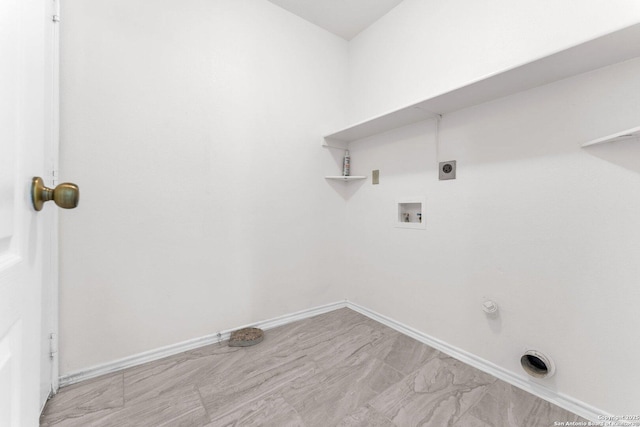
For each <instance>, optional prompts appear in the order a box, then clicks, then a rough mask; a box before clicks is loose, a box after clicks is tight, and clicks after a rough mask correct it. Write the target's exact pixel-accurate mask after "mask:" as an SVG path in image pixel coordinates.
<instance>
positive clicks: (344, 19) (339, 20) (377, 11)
mask: <svg viewBox="0 0 640 427" xmlns="http://www.w3.org/2000/svg"><path fill="white" fill-rule="evenodd" d="M269 1H270V2H271V3H273V4H276V5H278V6H280V7H282V8H284V9H286V10H288V11H289V12H291V13H294V14H296V15H298V16H299V17H301V18H303V19H306V20H307V21H309V22H312V23H314V24H316V25H318V26H320V27H322V28H324V29H325V30H327V31H330V32H332V33H333V34H335V35H337V36H340V37H342V38H343V39H346V40H351V39H352V38H354V37H355V36H356V35H357V34H358V33H360V32H361V31H362V30H364V29H365V28H367V27H368V26H369V25H371V24H373V23H374V22H376V21H377V20H378V19H380V18H381V17H382V16H383V15H385V14H386V13H387V12H389V11H390V10H391V9H393V8H394V7H396V6H397V5H399V4H400V3H402V0H269Z"/></svg>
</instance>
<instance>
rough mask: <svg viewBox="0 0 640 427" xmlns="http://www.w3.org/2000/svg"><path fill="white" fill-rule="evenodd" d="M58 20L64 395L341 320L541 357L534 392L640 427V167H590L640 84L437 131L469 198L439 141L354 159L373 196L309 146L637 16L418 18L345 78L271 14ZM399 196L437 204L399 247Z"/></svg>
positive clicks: (527, 104) (227, 4) (426, 132)
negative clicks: (108, 372)
mask: <svg viewBox="0 0 640 427" xmlns="http://www.w3.org/2000/svg"><path fill="white" fill-rule="evenodd" d="M150 4H153V6H154V7H153V8H151V7H150V6H149V5H150ZM63 6H64V9H63V26H62V49H63V52H62V95H63V96H62V129H61V130H62V141H61V143H62V147H61V151H62V152H61V158H62V164H61V170H62V171H63V176H62V178H63V179H65V180H73V181H77V182H78V183H79V184H80V186H81V189H82V199H81V205H80V208H79V209H78V210H76V211H73V212H69V214H65V215H64V216H63V218H62V224H61V235H62V238H61V240H62V241H61V255H62V260H61V261H62V267H61V269H62V271H61V351H60V354H61V357H62V360H61V363H62V366H61V373H62V374H65V373H69V372H73V371H76V370H78V369H82V368H86V367H89V366H91V365H94V364H98V363H103V362H108V361H112V360H114V359H117V358H119V357H124V356H128V355H131V354H134V353H138V352H141V351H145V350H148V349H152V348H156V347H159V346H162V345H167V344H172V343H176V342H179V341H182V340H185V339H189V338H193V337H198V336H202V335H206V334H210V333H212V332H216V331H218V330H220V329H226V328H230V327H234V326H237V325H241V324H245V323H248V322H251V321H256V320H259V319H264V318H270V317H274V316H277V315H281V314H284V313H288V312H292V311H296V310H299V309H303V308H306V307H311V306H317V305H320V304H323V303H326V302H330V301H335V300H338V299H342V298H345V297H349V298H350V299H352V300H354V301H355V302H357V303H360V304H362V305H364V306H366V307H369V308H371V309H374V310H376V311H378V312H380V313H382V314H385V315H388V316H390V317H392V318H395V319H397V320H399V321H402V322H404V323H406V324H408V325H411V326H413V327H416V328H417V329H419V330H422V331H424V332H426V333H429V334H431V335H433V336H435V337H437V338H439V339H441V340H444V341H447V342H449V343H451V344H452V345H455V346H458V347H460V348H462V349H464V350H466V351H469V352H471V353H474V354H477V355H479V356H480V357H483V358H486V359H488V360H490V361H492V362H494V363H497V364H498V365H500V366H503V367H505V368H507V369H510V370H512V371H514V372H521V371H520V367H519V365H518V359H519V356H520V354H521V352H522V351H523V350H525V349H526V348H527V347H535V348H537V349H540V350H544V351H546V352H548V353H549V354H550V355H551V356H552V357H553V358H554V359H555V361H556V363H557V365H558V372H557V375H556V376H555V377H554V378H553V379H552V380H550V381H549V382H545V384H547V385H548V386H550V387H551V388H553V389H557V390H558V391H559V392H561V393H565V394H568V395H571V396H573V397H575V398H577V399H581V400H583V401H584V402H587V403H589V404H592V405H595V406H597V407H599V408H601V409H603V410H606V411H609V412H613V413H635V412H637V410H638V408H637V404H636V402H638V401H640V395H639V394H638V389H637V388H636V389H634V388H633V387H635V385H636V384H637V383H638V382H639V381H638V380H640V378H639V377H638V374H637V373H636V370H635V369H634V365H633V363H634V359H635V358H636V356H637V355H638V354H639V353H640V350H639V349H640V342H638V340H639V339H638V338H637V337H636V335H637V334H635V335H634V334H629V333H627V332H628V331H629V330H632V329H633V328H634V327H636V326H637V321H638V319H637V315H636V314H635V313H637V306H638V304H639V303H640V291H639V289H640V288H639V287H638V286H637V277H639V275H638V273H640V271H639V269H640V267H638V263H637V262H636V260H637V259H638V254H639V252H640V246H639V245H640V244H639V243H638V242H640V223H639V222H638V220H637V218H638V217H639V216H638V214H639V213H640V201H639V200H638V198H637V197H633V196H632V195H637V194H640V193H639V191H638V190H639V189H640V178H639V175H638V173H639V172H640V164H639V163H638V160H637V159H638V158H640V157H639V156H638V152H637V151H638V145H637V144H635V145H634V144H633V143H619V144H616V145H608V146H604V147H593V148H590V149H580V148H579V146H580V144H581V143H582V142H584V141H587V140H590V139H593V138H596V137H599V136H602V135H606V134H609V133H612V132H616V131H619V130H621V129H625V128H630V127H633V126H637V125H638V123H637V112H638V106H639V105H640V103H639V101H638V93H639V92H640V80H639V78H638V76H639V75H640V73H639V71H640V63H639V62H638V61H631V62H628V63H625V64H621V65H619V66H616V67H611V68H608V69H604V70H600V71H597V72H594V73H591V74H588V75H583V76H580V77H577V78H574V79H571V80H567V81H563V82H558V83H556V84H553V85H550V86H547V87H542V88H538V89H535V90H532V91H528V92H525V93H522V94H517V95H514V96H511V97H509V98H505V99H502V100H498V101H495V102H493V103H488V104H484V105H480V106H477V107H474V108H470V109H467V110H464V111H460V112H458V113H455V114H451V115H448V116H446V117H445V118H444V120H443V122H442V135H441V146H440V159H441V160H449V159H456V160H458V166H459V172H458V179H457V180H455V181H442V182H440V181H438V180H437V171H436V160H437V159H436V154H435V152H436V149H435V146H434V139H433V123H432V122H429V121H427V122H422V123H418V124H415V125H412V126H408V127H405V128H403V129H398V130H396V131H394V132H391V133H389V134H385V135H379V136H376V137H373V138H370V139H369V140H367V141H361V142H356V143H354V144H353V147H352V164H353V170H352V172H353V174H360V173H362V174H367V175H369V174H370V171H371V169H380V170H381V184H380V185H378V186H371V184H370V183H369V182H360V183H351V184H349V185H347V186H345V185H343V184H342V183H330V184H327V183H325V182H324V180H322V178H321V177H322V176H323V175H326V174H328V173H334V172H335V173H338V171H339V169H338V167H337V164H336V162H338V161H339V153H335V152H328V151H323V150H322V149H321V148H320V135H323V134H326V133H327V132H328V131H331V130H334V129H337V128H339V127H341V126H342V125H344V124H346V122H347V120H346V119H347V117H349V118H350V119H352V120H360V119H363V118H367V117H369V116H371V115H375V114H379V113H382V112H385V111H388V110H391V109H394V108H397V107H399V106H403V105H406V104H409V103H411V102H414V101H417V100H420V99H423V98H426V97H428V96H429V95H431V94H434V93H439V92H442V91H444V90H447V89H450V88H451V87H455V86H459V85H460V84H462V83H465V82H467V81H470V80H474V79H476V78H478V77H481V76H483V75H486V74H488V73H491V72H495V71H498V70H500V69H503V68H506V67H510V66H513V65H516V64H520V63H522V62H527V61H529V60H531V59H534V58H537V57H539V56H542V55H544V54H548V53H550V52H554V51H557V50H559V49H561V48H563V47H566V46H569V45H573V44H575V43H577V42H580V41H582V40H586V39H589V38H592V37H594V36H596V35H600V34H602V33H606V32H609V31H613V30H615V29H618V28H622V27H624V26H626V25H629V24H631V23H634V22H637V21H638V20H639V18H640V6H639V5H638V4H636V2H634V1H630V0H626V1H625V0H616V1H607V2H600V1H591V2H589V4H588V5H586V4H585V2H579V4H578V3H576V2H570V1H565V2H557V1H550V0H545V1H537V2H533V1H530V2H517V3H516V2H510V1H507V0H494V1H491V2H489V1H485V2H477V1H463V0H449V1H435V0H434V1H428V2H427V1H422V0H405V1H404V2H403V3H402V4H401V5H400V6H398V7H397V8H395V9H394V10H393V11H392V12H391V13H390V14H388V15H387V16H385V17H384V18H383V19H382V20H380V21H379V22H378V23H376V24H375V25H374V26H372V27H371V28H370V29H368V30H366V31H365V32H363V33H361V34H360V35H359V36H358V37H357V38H356V39H354V40H353V41H352V42H351V43H350V45H349V46H348V49H349V57H348V58H347V44H346V42H344V41H343V40H340V39H338V38H337V37H334V36H331V35H329V34H327V33H325V32H323V31H322V30H320V29H318V28H315V27H314V26H312V25H311V24H308V23H307V22H305V21H303V20H301V19H299V18H296V17H294V16H293V15H290V14H288V13H287V12H285V11H283V10H281V9H279V8H277V7H276V6H273V5H271V4H270V3H269V2H267V1H261V0H246V1H243V2H237V1H233V0H226V1H222V0H206V1H205V0H188V1H187V2H178V3H176V2H168V1H166V0H165V1H161V2H153V3H151V2H145V1H144V0H134V1H125V0H117V1H112V2H107V3H98V2H95V1H86V0H66V1H65V2H63ZM347 61H349V69H347ZM347 83H348V84H347ZM347 89H348V94H349V97H348V99H349V101H350V113H349V114H347V96H346V95H347ZM404 196H408V197H413V196H426V198H427V209H426V211H425V212H424V217H425V219H426V221H427V222H428V224H427V229H426V230H424V231H422V230H408V229H398V228H394V227H392V220H393V218H394V216H395V215H396V211H395V206H394V205H393V204H394V202H395V201H396V200H397V199H398V198H402V197H404ZM345 200H346V201H347V203H346V207H345ZM345 218H346V219H347V220H346V222H345ZM345 227H348V230H347V229H346V228H345ZM345 231H346V234H344V236H346V237H347V238H346V239H345V238H344V236H343V233H344V232H345ZM335 248H339V250H338V251H335V250H334V249H335ZM340 249H343V250H344V252H345V253H346V254H347V258H346V261H347V265H346V267H347V268H346V269H345V268H343V267H345V265H344V264H343V260H342V258H341V254H340ZM347 272H349V273H348V274H347ZM345 279H346V280H345ZM485 297H486V298H494V299H495V300H496V301H497V302H498V303H499V304H500V306H501V317H500V318H499V319H498V320H496V321H488V320H487V319H486V318H485V317H484V315H483V314H482V312H481V311H480V304H481V302H482V301H483V299H484V298H485ZM605 391H606V392H605Z"/></svg>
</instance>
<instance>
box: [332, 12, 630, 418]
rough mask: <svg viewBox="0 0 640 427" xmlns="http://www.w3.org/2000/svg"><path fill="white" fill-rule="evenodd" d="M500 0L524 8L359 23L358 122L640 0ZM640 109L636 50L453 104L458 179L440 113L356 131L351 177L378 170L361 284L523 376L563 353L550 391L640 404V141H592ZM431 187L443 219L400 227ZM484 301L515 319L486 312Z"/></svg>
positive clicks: (367, 298)
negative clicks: (525, 359)
mask: <svg viewBox="0 0 640 427" xmlns="http://www.w3.org/2000/svg"><path fill="white" fill-rule="evenodd" d="M472 3H473V4H476V3H478V5H477V8H476V7H475V6H473V5H472ZM498 3H500V4H501V5H502V6H503V7H505V8H507V6H508V5H507V2H491V4H488V2H468V1H467V2H462V1H447V2H444V1H443V2H435V1H430V2H421V1H413V0H405V2H403V4H401V5H400V6H399V7H397V8H396V9H394V10H393V11H392V12H391V14H389V15H387V16H386V17H384V18H383V19H382V20H381V21H379V22H378V23H377V24H375V25H374V26H373V27H371V28H370V29H369V30H366V31H365V32H364V33H362V34H361V35H360V36H358V37H357V38H356V39H355V40H354V41H353V42H352V44H351V46H350V49H351V50H350V59H351V66H352V67H353V68H351V87H352V97H351V102H352V107H353V110H352V111H353V119H354V120H359V119H362V118H364V117H365V116H366V115H369V114H379V113H382V112H384V111H387V110H391V109H393V108H395V107H398V106H400V105H404V104H408V103H410V102H413V101H417V100H418V99H420V98H421V97H426V96H428V94H429V93H437V92H440V91H442V90H444V89H445V88H448V87H453V86H458V85H459V84H462V83H463V82H464V81H466V80H469V79H471V78H473V77H474V75H476V74H477V75H482V74H486V73H488V72H490V71H497V70H498V69H500V68H503V67H505V66H507V65H509V64H515V63H518V62H526V60H527V59H533V58H534V57H536V56H539V53H542V52H544V51H555V50H558V47H560V46H562V45H566V44H573V40H580V39H584V38H590V37H588V34H590V33H591V32H592V33H593V35H595V34H598V33H600V32H602V31H604V30H610V29H614V28H618V27H622V26H624V25H626V24H627V23H629V22H630V21H631V20H633V21H638V14H637V13H636V14H635V15H634V13H635V12H637V10H638V8H637V7H636V6H632V5H631V4H630V2H616V3H617V6H618V7H617V8H616V7H614V6H613V5H612V2H607V4H608V5H610V6H611V10H609V8H605V7H603V5H604V3H601V4H598V2H593V8H592V9H590V10H589V11H588V12H587V11H584V10H582V9H579V10H575V11H572V12H571V15H570V14H569V12H568V10H565V11H562V10H560V9H562V8H563V6H561V5H555V6H554V5H553V4H552V3H553V2H537V3H536V5H538V4H540V7H541V8H542V9H540V10H539V12H540V13H538V14H533V12H532V9H536V10H537V6H534V3H533V2H527V3H530V4H531V7H528V8H527V7H526V6H525V7H522V8H520V7H518V9H517V10H515V9H513V8H511V9H510V10H506V11H504V13H502V12H501V13H500V14H498V15H497V16H496V19H497V21H496V24H495V28H493V27H491V28H489V27H488V23H489V22H490V19H489V18H490V15H492V14H493V13H494V12H495V10H494V6H495V7H497V4H498ZM561 3H563V4H564V7H566V5H567V4H568V3H569V2H561ZM514 4H515V3H514ZM522 4H523V2H518V5H519V6H520V5H522ZM574 4H575V2H574ZM490 6H491V7H490ZM625 6H626V8H625ZM469 8H471V9H469ZM544 8H553V10H556V12H554V13H544V14H543V13H542V12H543V11H544ZM558 8H560V9H558ZM456 9H457V11H458V12H459V13H458V14H457V15H456V16H455V19H454V16H453V15H452V14H453V13H454V11H455V10H456ZM476 9H477V10H476ZM527 9H529V10H527ZM461 11H464V12H461ZM445 12H446V13H445ZM561 12H562V13H561ZM632 12H633V13H632ZM591 13H593V14H594V15H596V14H597V15H598V16H599V17H601V20H600V21H598V22H597V23H596V22H592V21H591V20H590V19H589V16H587V15H590V14H591ZM508 15H512V17H511V18H510V19H508V20H506V17H507V16H508ZM436 19H443V20H444V19H448V24H449V25H450V27H447V25H446V23H439V22H437V21H436ZM529 20H532V21H534V22H535V25H533V24H531V23H529V22H528V21H529ZM507 21H508V22H509V25H508V26H507V27H508V28H506V29H505V28H502V27H501V25H502V24H506V23H507ZM560 24H563V25H565V24H566V26H567V29H566V33H564V30H563V31H560V30H561V28H560ZM534 27H535V28H544V29H546V31H533V29H534ZM500 28H502V29H500ZM554 29H555V30H554ZM431 31H433V33H432V34H429V33H430V32H431ZM501 31H505V32H506V33H503V34H498V33H500V32H501ZM508 33H511V37H507V36H508V35H509V34H508ZM549 33H551V34H554V36H553V37H552V36H551V35H549ZM428 34H429V35H428ZM456 34H458V37H457V38H456V37H454V35H456ZM476 37H477V38H476ZM516 42H518V43H521V42H524V43H525V45H527V43H529V44H530V45H529V48H526V49H525V48H521V49H520V50H519V49H516V47H518V46H516ZM467 43H470V44H469V45H468V44H467ZM436 46H437V47H436ZM481 46H487V47H486V48H484V49H481ZM434 51H435V52H434ZM420 52H423V53H424V55H420ZM437 52H441V54H442V55H445V56H444V57H442V56H439V55H438V53H437ZM529 57H530V58H529ZM462 63H466V64H467V65H468V66H469V67H468V68H465V69H463V70H461V69H459V68H458V67H459V66H461V65H462ZM639 109H640V60H634V61H629V62H626V63H622V64H619V65H616V66H613V67H608V68H605V69H601V70H597V71H595V72H592V73H589V74H584V75H581V76H578V77H575V78H572V79H568V80H565V81H560V82H557V83H554V84H552V85H548V86H544V87H541V88H537V89H534V90H531V91H527V92H523V93H520V94H516V95H513V96H510V97H507V98H503V99H500V100H497V101H494V102H491V103H487V104H483V105H479V106H476V107H473V108H469V109H466V110H462V111H459V112H457V113H454V114H450V115H447V116H445V117H444V119H443V121H442V123H441V143H440V147H439V151H440V155H439V159H440V160H457V161H458V178H457V179H456V180H454V181H438V177H437V166H436V164H437V159H436V147H435V143H434V123H433V122H432V121H425V122H421V123H418V124H415V125H411V126H407V127H404V128H401V129H397V130H395V131H392V132H389V133H387V134H383V135H377V136H374V137H371V138H369V139H367V140H362V141H358V142H355V143H352V144H351V157H352V164H353V166H352V169H353V173H354V174H367V175H369V174H370V173H371V170H373V169H379V170H380V185H377V186H372V185H371V184H370V183H366V184H364V185H362V186H359V187H354V188H352V189H351V194H349V201H348V204H347V217H348V226H349V230H350V238H349V240H350V241H349V243H348V244H345V245H344V246H345V248H347V249H350V250H351V253H352V254H353V255H352V256H351V257H350V259H349V263H350V266H351V270H350V271H351V274H350V275H349V278H350V282H351V286H350V289H349V292H350V293H349V296H348V298H349V299H350V300H353V301H354V302H356V303H358V304H361V305H363V306H365V307H368V308H371V309H373V310H376V311H377V312H379V313H382V314H384V315H387V316H389V317H391V318H393V319H396V320H398V321H401V322H403V323H405V324H407V325H410V326H412V327H414V328H416V329H418V330H421V331H423V332H425V333H427V334H430V335H432V336H434V337H436V338H438V339H440V340H443V341H445V342H447V343H449V344H452V345H454V346H457V347H459V348H461V349H463V350H466V351H468V352H470V353H473V354H475V355H478V356H480V357H482V358H484V359H487V360H489V361H491V362H493V363H496V364H497V365H499V366H501V367H504V368H506V369H509V370H511V371H513V372H515V373H518V374H521V375H522V376H523V377H524V376H525V375H524V373H523V371H522V369H521V367H520V365H519V358H520V355H521V354H522V352H523V351H524V350H526V349H528V348H535V349H538V350H542V351H544V352H546V353H548V354H549V355H550V356H551V357H552V358H553V359H554V360H555V362H556V365H557V373H556V375H555V377H553V378H552V379H550V380H543V381H542V383H543V384H545V385H546V386H548V387H549V388H551V389H553V390H556V391H558V392H559V393H563V394H566V395H569V396H572V397H574V398H576V399H579V400H582V401H583V402H585V403H587V404H590V405H593V406H595V407H596V408H600V409H601V410H604V411H608V412H611V413H615V414H626V413H632V414H634V413H637V412H638V410H639V409H640V408H639V407H638V402H640V390H639V389H638V387H637V384H638V383H640V374H638V372H637V369H636V368H635V366H636V359H637V358H638V356H639V355H640V338H639V336H638V334H637V333H635V332H633V331H635V330H637V328H638V326H639V324H638V322H639V317H638V310H637V307H638V306H639V305H640V287H639V286H638V277H640V263H638V259H640V221H639V220H638V218H640V199H639V198H638V197H637V195H638V194H640V145H638V142H637V141H635V142H634V141H631V142H621V143H616V144H609V145H606V146H594V147H593V148H589V149H582V148H580V144H582V143H583V142H586V141H588V140H591V139H595V138H598V137H601V136H605V135H608V134H611V133H614V132H617V131H621V130H624V129H628V128H631V127H634V126H638V124H639V123H638V112H639ZM415 196H425V197H426V201H427V208H426V210H425V211H424V212H423V216H424V218H425V220H426V221H427V229H426V230H424V231H422V230H409V229H400V228H394V227H393V226H392V222H393V220H394V218H395V216H396V210H395V202H396V200H397V199H400V198H402V197H415ZM485 298H492V299H494V300H496V301H497V302H498V303H499V305H500V307H501V316H500V318H499V319H497V320H489V319H487V318H486V317H485V315H484V313H483V312H482V311H481V303H482V302H483V300H484V299H485Z"/></svg>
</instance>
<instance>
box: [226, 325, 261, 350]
mask: <svg viewBox="0 0 640 427" xmlns="http://www.w3.org/2000/svg"><path fill="white" fill-rule="evenodd" d="M263 339H264V332H263V331H262V329H258V328H244V329H239V330H237V331H233V332H232V333H231V337H230V338H229V347H249V346H251V345H256V344H258V343H259V342H261V341H262V340H263Z"/></svg>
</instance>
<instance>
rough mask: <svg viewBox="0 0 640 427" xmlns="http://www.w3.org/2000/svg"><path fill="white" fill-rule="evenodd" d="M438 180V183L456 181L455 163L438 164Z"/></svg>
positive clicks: (450, 161) (453, 161)
mask: <svg viewBox="0 0 640 427" xmlns="http://www.w3.org/2000/svg"><path fill="white" fill-rule="evenodd" d="M438 178H439V179H440V181H444V180H446V179H456V161H455V160H449V161H446V162H440V165H439V168H438Z"/></svg>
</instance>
